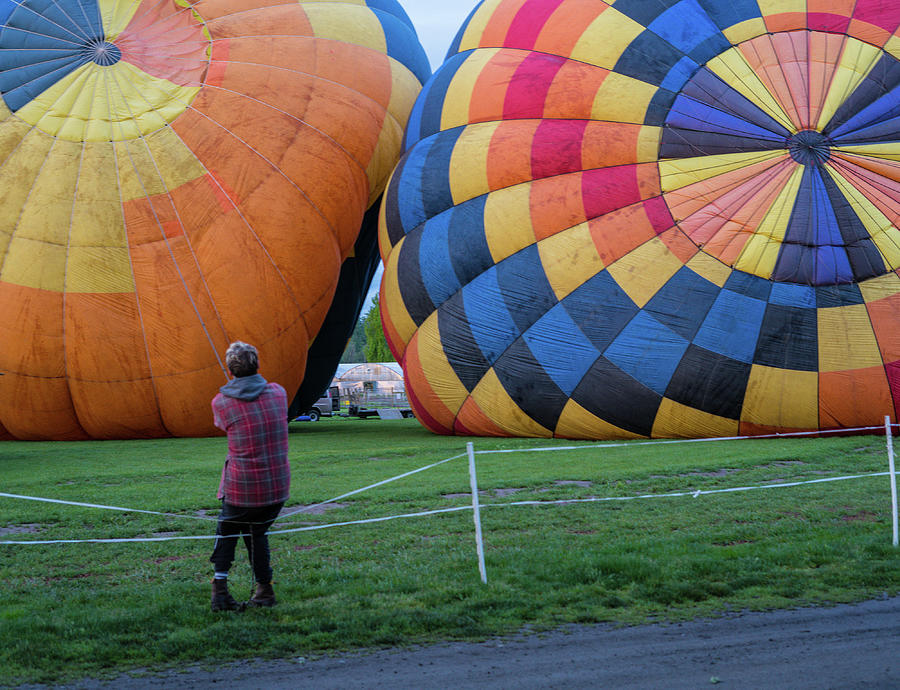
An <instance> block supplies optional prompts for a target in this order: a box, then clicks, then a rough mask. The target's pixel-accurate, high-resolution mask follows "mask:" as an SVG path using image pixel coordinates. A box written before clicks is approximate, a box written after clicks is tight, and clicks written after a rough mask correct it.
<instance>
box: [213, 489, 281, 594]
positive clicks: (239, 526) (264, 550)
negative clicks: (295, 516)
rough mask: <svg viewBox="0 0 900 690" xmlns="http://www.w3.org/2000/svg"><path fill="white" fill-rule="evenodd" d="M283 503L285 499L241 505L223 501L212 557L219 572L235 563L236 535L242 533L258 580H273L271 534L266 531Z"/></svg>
mask: <svg viewBox="0 0 900 690" xmlns="http://www.w3.org/2000/svg"><path fill="white" fill-rule="evenodd" d="M283 505H284V503H273V504H272V505H268V506H260V507H258V508H242V507H240V506H233V505H231V504H230V503H226V502H225V501H222V511H221V512H220V513H219V522H218V523H217V524H216V545H215V547H214V548H213V553H212V556H211V557H210V559H209V561H210V563H212V564H213V566H214V567H215V569H216V572H217V573H227V572H228V570H229V569H230V568H231V564H232V563H234V549H235V546H237V540H238V537H237V535H239V534H243V535H244V545H245V546H246V547H247V555H248V556H249V557H250V563H251V564H252V565H253V576H254V577H255V578H256V581H257V582H271V581H272V568H271V567H270V566H269V536H268V535H267V534H266V532H268V531H269V527H271V526H272V523H273V522H275V518H277V517H278V513H279V512H280V511H281V507H282V506H283Z"/></svg>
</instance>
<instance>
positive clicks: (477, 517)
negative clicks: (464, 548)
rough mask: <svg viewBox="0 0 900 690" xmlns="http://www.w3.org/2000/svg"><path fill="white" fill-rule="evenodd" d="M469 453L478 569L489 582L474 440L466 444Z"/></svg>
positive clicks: (483, 580)
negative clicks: (479, 503)
mask: <svg viewBox="0 0 900 690" xmlns="http://www.w3.org/2000/svg"><path fill="white" fill-rule="evenodd" d="M466 452H467V453H468V454H469V483H470V484H471V485H472V514H473V516H474V519H475V548H476V549H477V550H478V571H479V572H480V573H481V581H482V582H483V583H484V584H487V570H486V569H485V567H484V542H483V541H482V539H481V509H480V507H479V505H478V478H477V477H476V475H475V447H474V446H473V445H472V442H471V441H470V442H469V443H467V444H466Z"/></svg>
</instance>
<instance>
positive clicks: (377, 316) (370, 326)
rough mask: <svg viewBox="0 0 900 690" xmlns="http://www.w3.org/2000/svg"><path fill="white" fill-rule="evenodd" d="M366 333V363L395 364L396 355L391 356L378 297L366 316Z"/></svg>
mask: <svg viewBox="0 0 900 690" xmlns="http://www.w3.org/2000/svg"><path fill="white" fill-rule="evenodd" d="M365 331H366V361H367V362H393V361H394V355H392V354H391V349H390V348H389V347H388V344H387V339H386V338H385V337H384V330H383V329H382V328H381V306H380V305H379V304H378V295H375V296H374V297H373V298H372V306H371V308H370V309H369V312H368V313H367V314H366V318H365Z"/></svg>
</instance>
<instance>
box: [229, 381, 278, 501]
mask: <svg viewBox="0 0 900 690" xmlns="http://www.w3.org/2000/svg"><path fill="white" fill-rule="evenodd" d="M212 409H213V420H214V421H215V424H216V426H217V427H219V428H220V429H222V430H223V431H225V432H227V433H228V457H227V459H226V460H225V466H224V467H223V468H222V481H221V482H220V484H219V493H218V497H219V498H224V499H225V501H226V502H228V503H230V504H232V505H235V506H241V507H257V506H266V505H271V504H273V503H282V502H284V501H286V500H287V498H288V493H289V491H290V485H291V466H290V464H288V457H287V455H288V418H287V416H288V413H287V393H285V391H284V388H282V387H281V386H279V385H278V384H277V383H269V384H268V385H267V386H266V389H265V390H264V391H263V392H262V395H260V396H259V397H258V398H257V399H256V400H250V401H247V400H238V399H237V398H230V397H228V396H226V395H223V394H222V393H219V394H218V395H216V397H215V398H213V401H212Z"/></svg>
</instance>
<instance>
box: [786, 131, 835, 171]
mask: <svg viewBox="0 0 900 690" xmlns="http://www.w3.org/2000/svg"><path fill="white" fill-rule="evenodd" d="M787 147H788V151H790V154H791V158H793V159H794V160H795V161H797V162H798V163H800V164H801V165H825V163H827V162H828V159H829V158H831V140H830V139H829V138H828V137H826V136H825V135H824V134H822V133H821V132H817V131H815V130H812V129H806V130H803V131H801V132H797V133H796V134H794V135H793V136H791V137H790V138H789V139H788V140H787Z"/></svg>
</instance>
